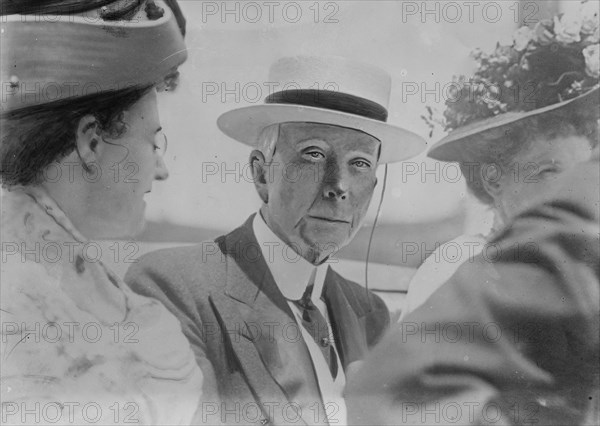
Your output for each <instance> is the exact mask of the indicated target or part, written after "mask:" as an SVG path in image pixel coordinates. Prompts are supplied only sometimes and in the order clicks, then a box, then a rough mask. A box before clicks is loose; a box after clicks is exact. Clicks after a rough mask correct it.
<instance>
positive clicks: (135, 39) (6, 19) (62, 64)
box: [0, 0, 187, 113]
mask: <svg viewBox="0 0 600 426" xmlns="http://www.w3.org/2000/svg"><path fill="white" fill-rule="evenodd" d="M89 3H94V0H89V1H88V4H89ZM95 3H97V4H98V5H100V6H99V7H96V8H93V9H91V10H83V11H82V10H80V11H77V10H75V9H74V8H75V6H73V4H74V3H73V2H70V3H69V4H70V5H71V6H69V5H67V6H65V7H64V9H65V10H64V11H60V10H59V11H58V12H53V14H43V15H40V13H35V10H33V11H31V12H32V13H31V14H26V15H14V14H13V15H8V16H3V17H2V23H1V24H0V26H1V29H2V46H1V48H2V51H1V56H0V63H1V65H0V66H1V73H0V82H1V86H2V89H1V90H2V102H1V109H2V112H3V113H5V112H12V111H15V110H18V109H21V108H25V107H31V106H36V105H43V104H46V103H49V102H54V101H61V100H66V99H69V98H76V97H80V96H85V95H92V94H96V93H100V92H106V91H111V90H119V89H125V88H128V87H132V86H142V85H151V84H158V83H160V82H162V81H163V80H164V78H165V77H166V76H167V75H169V74H173V73H175V72H176V68H177V66H179V65H180V64H182V63H183V62H184V61H185V60H186V58H187V51H186V47H185V44H184V41H183V34H182V33H183V28H184V27H183V25H184V20H183V17H182V16H181V15H180V12H179V10H178V8H177V7H174V9H173V10H172V9H171V7H169V6H168V5H167V4H166V3H165V2H163V1H153V0H142V1H137V0H135V1H131V0H128V1H112V2H111V1H110V0H109V1H98V0H95ZM81 4H82V5H85V2H84V1H82V2H81ZM169 4H171V5H173V4H175V5H176V3H174V2H173V1H170V2H169ZM38 5H39V8H40V10H41V11H42V12H43V5H41V4H40V3H39V2H38ZM69 9H70V10H69ZM74 11H75V12H74ZM174 11H175V12H176V13H177V14H178V16H177V17H179V18H180V19H177V17H176V15H175V14H174ZM73 12H74V13H73ZM178 21H179V22H178Z"/></svg>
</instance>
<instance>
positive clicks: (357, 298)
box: [331, 268, 389, 315]
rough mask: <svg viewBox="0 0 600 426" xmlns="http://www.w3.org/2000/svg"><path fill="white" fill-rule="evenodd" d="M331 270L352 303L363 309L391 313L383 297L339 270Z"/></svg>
mask: <svg viewBox="0 0 600 426" xmlns="http://www.w3.org/2000/svg"><path fill="white" fill-rule="evenodd" d="M331 271H332V272H333V274H334V276H335V277H336V279H337V281H338V283H339V284H340V286H341V287H342V289H343V290H344V293H345V294H346V297H347V298H348V299H349V301H350V303H352V304H355V305H358V306H359V307H360V309H361V310H369V309H371V310H373V309H374V310H377V311H383V312H385V313H386V314H388V315H389V313H388V309H387V305H386V304H385V302H384V301H383V299H381V297H379V296H378V295H376V294H375V293H373V292H372V291H371V290H368V289H366V288H365V287H364V286H362V285H360V284H358V283H357V282H354V281H352V280H349V279H347V278H344V277H343V276H342V275H340V274H339V273H338V272H336V271H334V270H333V268H332V269H331Z"/></svg>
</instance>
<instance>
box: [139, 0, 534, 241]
mask: <svg viewBox="0 0 600 426" xmlns="http://www.w3.org/2000/svg"><path fill="white" fill-rule="evenodd" d="M250 3H252V4H251V5H250V6H249V5H248V2H246V3H244V2H237V1H227V2H222V1H219V2H210V1H209V2H201V1H196V0H183V1H180V4H181V7H182V9H183V11H184V13H185V16H186V18H187V29H188V33H187V37H186V39H187V45H188V47H189V59H188V61H187V62H186V63H185V64H184V65H183V66H182V67H181V69H180V71H181V82H180V86H179V88H178V89H177V91H176V92H175V93H169V94H165V95H163V96H161V98H160V102H161V106H160V109H161V118H162V122H163V127H164V128H165V131H166V132H167V134H168V137H169V149H168V152H167V156H166V157H167V158H166V161H167V165H168V166H169V168H170V178H169V180H168V181H166V182H157V183H155V185H154V190H153V193H152V194H150V195H149V196H148V198H147V200H148V206H149V207H148V212H147V214H148V218H149V219H150V220H153V221H168V222H171V223H176V224H182V225H189V226H199V227H203V228H211V229H215V230H219V231H226V230H229V229H232V228H233V227H235V226H237V225H239V224H240V223H242V221H243V220H244V219H245V218H246V217H247V216H248V215H249V214H250V213H252V212H253V211H256V209H257V208H258V206H259V203H258V197H257V196H256V193H255V191H254V187H253V185H252V183H251V182H250V181H249V179H245V178H244V177H243V176H242V177H239V176H238V177H236V176H235V174H234V173H230V174H222V173H221V172H224V170H225V169H227V170H235V168H236V167H237V168H238V170H239V171H240V172H241V173H242V174H243V172H244V171H245V172H248V169H247V166H246V163H247V158H248V154H249V149H248V147H246V146H244V145H241V144H238V143H237V142H235V141H233V140H231V139H229V138H227V137H226V136H225V135H223V134H222V133H221V132H220V131H219V130H218V128H217V126H216V120H217V117H218V116H219V115H220V114H221V113H223V112H225V111H227V110H230V109H233V108H238V107H242V106H246V105H251V104H252V102H256V101H255V99H256V98H257V94H258V93H257V92H256V90H255V89H256V87H264V93H262V95H263V96H261V100H260V101H258V102H259V103H261V102H262V98H263V97H264V95H266V94H268V89H267V88H266V87H265V86H264V82H265V81H268V80H267V75H268V69H269V66H270V65H271V63H273V62H274V61H275V60H277V59H278V58H280V57H282V56H294V55H318V56H327V55H338V56H345V57H348V58H352V59H355V60H361V61H365V62H368V63H371V64H373V65H376V66H378V67H380V68H382V69H384V70H386V71H387V72H389V73H390V74H391V76H392V94H391V103H390V107H389V112H390V115H389V119H388V122H390V123H392V124H395V125H399V126H403V127H406V128H408V129H410V130H412V131H414V132H417V133H419V134H421V135H423V136H427V134H428V128H427V127H426V125H425V124H424V122H423V121H422V120H421V119H420V116H421V115H422V114H423V113H424V112H425V106H426V105H432V104H435V101H436V99H435V97H436V93H437V96H438V97H439V98H440V99H439V100H440V101H443V93H442V91H441V90H437V92H436V91H435V89H434V88H435V84H436V83H439V84H440V87H443V86H444V85H445V84H447V83H449V82H450V81H451V80H452V76H453V75H455V74H459V73H470V72H472V69H473V65H474V64H473V61H472V60H471V59H470V58H469V53H470V52H471V51H472V50H473V49H474V48H475V47H481V48H483V49H492V48H493V47H494V46H495V44H496V42H497V41H500V42H504V43H509V42H510V41H511V34H512V32H513V31H514V29H516V28H517V21H518V17H517V10H518V8H517V6H519V5H521V7H523V2H521V3H520V2H519V1H516V0H515V1H512V0H509V1H496V2H491V1H480V2H474V3H475V5H474V6H473V9H472V11H473V13H472V18H470V16H469V8H468V7H467V6H466V3H469V2H447V1H442V2H427V3H428V5H427V7H428V8H429V10H430V11H433V12H431V13H429V14H423V13H422V12H423V9H421V4H422V2H406V1H336V2H327V1H322V2H318V3H317V2H314V1H300V2H271V3H269V2H260V1H259V2H250ZM436 3H437V6H436ZM449 3H453V4H452V5H449ZM471 3H473V2H471ZM528 3H533V2H528ZM269 5H271V6H269ZM269 7H271V11H272V15H271V16H269ZM225 10H227V11H229V13H227V14H223V12H224V11H225ZM317 10H318V12H319V15H318V16H317V15H316V14H315V13H316V11H317ZM259 12H260V14H261V15H262V16H260V17H259V16H258V13H259ZM458 12H460V14H461V15H462V16H460V17H459V16H458ZM498 12H500V14H501V16H500V17H499V19H497V18H496V16H498V15H497V14H498ZM527 12H528V13H533V12H535V13H534V14H533V15H532V19H539V17H540V16H541V14H542V13H543V11H535V10H533V9H532V8H530V9H528V10H527ZM522 16H523V15H522ZM522 16H521V17H522ZM327 17H329V19H326V18H327ZM457 18H459V19H457ZM328 20H329V21H337V22H326V21H328ZM423 20H425V22H422V21H423ZM495 20H497V22H493V21H495ZM236 21H238V22H236ZM253 21H258V22H253ZM269 21H272V22H269ZM294 21H297V22H294ZM450 21H457V22H450ZM470 21H472V22H470ZM236 83H238V84H239V87H240V90H236V89H235V88H236ZM415 85H416V86H415ZM244 86H246V87H247V90H246V92H244V91H243V90H242V89H243V87H244ZM215 87H218V88H219V89H218V93H216V94H212V93H211V92H210V91H209V90H208V89H210V90H213V91H214V88H215ZM408 87H410V88H411V89H412V90H414V87H418V88H419V93H417V94H412V95H411V94H409V93H407V88H408ZM421 87H426V88H428V89H430V90H431V89H434V92H436V93H429V94H428V95H426V97H425V98H423V96H422V95H423V92H422V91H421V89H420V88H421ZM252 88H253V89H252ZM222 89H228V90H230V91H231V92H230V93H229V94H224V93H223V91H222ZM250 89H252V90H250ZM236 93H237V99H236ZM441 136H442V133H438V134H436V135H435V136H434V139H433V140H431V139H428V142H429V143H430V144H431V143H433V142H434V141H435V140H437V139H439V138H440V137H441ZM410 161H411V162H413V163H415V164H414V166H416V173H415V174H409V173H408V171H409V170H411V171H414V170H415V168H414V166H413V165H410V166H409V165H407V164H396V165H392V166H391V167H390V173H389V176H388V188H387V191H386V195H385V199H384V203H383V211H382V215H381V219H380V220H381V223H382V224H396V223H402V224H407V223H408V224H410V223H421V224H422V223H427V222H431V221H440V220H444V219H445V218H448V217H455V216H456V215H459V214H462V213H463V212H464V209H465V200H466V196H465V186H464V183H463V182H462V180H460V181H457V178H456V176H457V167H456V166H454V165H448V164H445V163H438V164H437V165H436V162H435V161H433V160H428V159H427V158H426V157H425V155H420V156H418V157H416V158H414V159H412V160H410ZM436 167H437V169H436ZM214 168H218V172H217V173H216V174H214V175H207V174H206V171H208V170H214ZM203 170H204V172H205V173H204V175H203ZM427 170H429V171H432V170H437V172H434V173H432V172H430V173H425V172H426V171H427ZM380 172H381V168H380ZM245 176H249V174H248V173H245ZM444 177H446V179H444ZM379 181H380V182H381V179H380V180H379ZM379 191H380V188H377V189H376V192H375V193H376V194H379ZM377 201H378V196H377V195H376V196H375V197H374V199H373V202H372V206H371V207H372V208H371V210H370V212H369V215H368V217H367V224H368V223H370V222H372V220H373V217H374V213H375V206H376V204H377ZM474 216H475V217H478V216H479V215H477V214H476V215H474Z"/></svg>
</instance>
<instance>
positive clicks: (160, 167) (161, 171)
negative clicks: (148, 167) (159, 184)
mask: <svg viewBox="0 0 600 426" xmlns="http://www.w3.org/2000/svg"><path fill="white" fill-rule="evenodd" d="M168 177H169V169H167V164H166V163H165V159H164V158H163V157H158V158H157V159H156V171H155V174H154V179H156V180H166V179H167V178H168Z"/></svg>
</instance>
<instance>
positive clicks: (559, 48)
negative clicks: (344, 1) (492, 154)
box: [428, 6, 600, 161]
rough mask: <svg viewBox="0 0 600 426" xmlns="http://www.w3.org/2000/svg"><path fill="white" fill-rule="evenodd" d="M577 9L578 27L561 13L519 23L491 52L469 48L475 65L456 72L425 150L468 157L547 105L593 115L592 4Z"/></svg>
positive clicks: (595, 38)
mask: <svg viewBox="0 0 600 426" xmlns="http://www.w3.org/2000/svg"><path fill="white" fill-rule="evenodd" d="M576 13H579V15H580V16H579V17H578V22H579V23H580V24H581V27H580V28H579V33H578V34H575V33H574V32H572V30H570V31H566V30H565V28H566V23H565V22H567V23H568V22H569V20H571V19H572V17H569V16H566V15H562V16H557V17H555V19H554V20H542V21H540V22H539V23H538V24H537V25H536V27H535V28H532V29H531V28H528V27H522V28H520V29H519V30H517V32H515V34H514V42H513V44H512V45H511V46H501V45H498V46H497V47H496V50H495V51H494V52H493V53H490V54H486V53H482V52H480V51H476V52H475V54H474V56H475V59H476V60H477V62H478V69H477V70H476V72H475V73H474V75H473V76H472V77H471V78H467V77H465V76H461V77H456V78H455V81H454V83H455V85H456V86H457V87H460V89H459V90H457V92H456V93H454V94H455V95H456V96H454V97H453V99H451V100H448V101H447V102H446V106H447V108H446V111H445V112H444V121H445V127H446V130H450V133H449V134H448V135H447V136H446V137H444V138H443V139H441V140H440V141H439V142H437V143H436V144H434V145H433V146H432V147H431V149H430V150H429V152H428V155H429V156H430V157H432V158H435V159H437V160H441V161H469V160H471V158H470V157H469V155H470V154H469V152H470V151H472V150H471V149H470V148H472V147H474V146H475V145H477V144H480V143H484V142H486V141H488V139H490V138H491V139H494V138H496V137H497V135H506V134H508V133H509V132H510V127H511V126H514V125H515V124H522V122H523V121H525V120H527V119H531V118H533V117H536V116H539V115H542V114H546V113H550V112H559V111H560V110H564V111H565V112H568V110H569V109H572V111H574V112H576V113H577V114H585V116H586V117H587V118H589V119H590V120H598V118H599V116H600V112H599V111H600V110H599V108H598V104H599V88H598V87H599V84H598V83H599V75H600V70H599V69H598V66H599V65H598V55H599V50H600V45H599V44H598V42H599V41H600V40H599V38H600V37H599V34H598V10H597V7H585V6H583V7H582V9H581V10H580V11H578V12H576ZM588 15H589V16H588ZM430 114H431V110H430ZM432 121H439V120H432V117H430V125H432V127H434V124H433V123H432ZM487 136H490V138H488V137H487ZM486 143H487V142H486Z"/></svg>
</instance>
